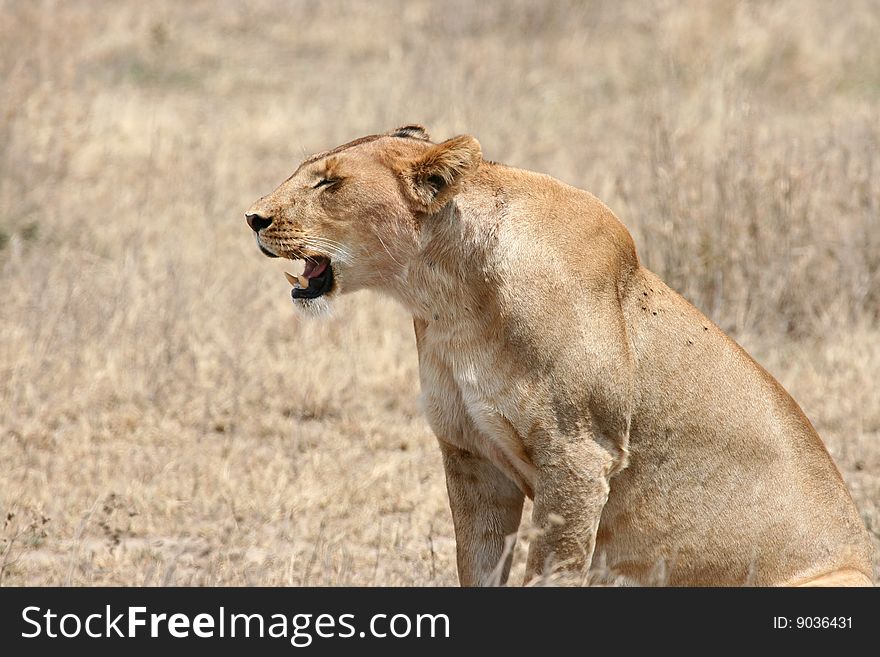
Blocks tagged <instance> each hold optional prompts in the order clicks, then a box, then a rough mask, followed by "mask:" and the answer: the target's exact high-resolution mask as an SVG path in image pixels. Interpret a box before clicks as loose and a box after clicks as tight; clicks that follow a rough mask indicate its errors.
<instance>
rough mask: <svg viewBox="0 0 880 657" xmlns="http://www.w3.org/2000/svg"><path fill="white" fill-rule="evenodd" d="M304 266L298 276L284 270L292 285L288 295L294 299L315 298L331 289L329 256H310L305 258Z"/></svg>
mask: <svg viewBox="0 0 880 657" xmlns="http://www.w3.org/2000/svg"><path fill="white" fill-rule="evenodd" d="M305 261H306V268H305V269H304V270H303V273H302V274H301V275H300V276H294V275H293V274H290V273H288V272H284V275H285V276H286V277H287V281H288V282H289V283H290V284H291V285H293V289H292V290H291V291H290V296H291V297H293V298H294V299H317V298H318V297H320V296H323V295H325V294H327V293H328V292H329V291H330V290H332V289H333V267H332V266H331V265H330V258H327V257H325V256H310V257H308V258H306V259H305Z"/></svg>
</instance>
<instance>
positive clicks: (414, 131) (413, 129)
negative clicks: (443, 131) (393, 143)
mask: <svg viewBox="0 0 880 657" xmlns="http://www.w3.org/2000/svg"><path fill="white" fill-rule="evenodd" d="M385 134H386V135H388V136H389V137H404V138H407V139H421V140H422V141H431V137H429V136H428V131H427V130H425V128H424V126H420V125H418V124H417V123H411V124H410V125H402V126H400V127H399V128H395V129H394V130H391V131H390V132H386V133H385Z"/></svg>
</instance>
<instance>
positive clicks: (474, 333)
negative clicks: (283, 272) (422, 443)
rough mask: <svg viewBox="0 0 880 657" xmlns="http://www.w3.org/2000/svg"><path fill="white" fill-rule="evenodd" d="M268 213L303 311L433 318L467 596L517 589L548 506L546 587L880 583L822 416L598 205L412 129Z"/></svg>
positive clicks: (350, 151) (430, 371)
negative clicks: (531, 534)
mask: <svg viewBox="0 0 880 657" xmlns="http://www.w3.org/2000/svg"><path fill="white" fill-rule="evenodd" d="M246 218H247V223H248V225H249V226H250V227H251V228H252V229H253V231H254V233H255V236H256V240H257V244H258V245H259V248H260V250H261V251H262V252H263V253H264V254H266V255H268V256H270V257H282V258H290V259H303V260H305V263H306V264H305V270H304V272H303V274H302V275H301V276H298V277H296V276H292V275H290V276H289V277H288V278H289V279H290V281H291V282H292V283H293V290H292V297H293V301H294V305H295V306H296V307H297V308H299V309H300V310H301V311H305V312H306V313H310V314H316V313H319V312H321V311H323V310H326V309H327V308H328V307H329V305H330V303H331V301H332V299H334V298H335V296H336V295H339V294H343V293H348V292H353V291H355V290H359V289H362V288H371V289H375V290H381V291H382V292H385V293H387V294H389V295H391V296H392V297H394V298H395V299H397V300H398V301H399V302H400V303H402V304H403V305H404V306H405V307H406V308H407V309H408V310H409V312H411V313H412V315H413V324H414V326H415V336H416V342H417V346H418V353H419V367H420V378H421V385H422V394H423V398H424V406H425V410H426V413H427V416H428V420H429V422H430V424H431V427H432V428H433V430H434V432H435V433H436V434H437V438H438V440H439V443H440V449H441V451H442V454H443V463H444V465H445V469H446V482H447V489H448V492H449V501H450V505H451V508H452V518H453V522H454V525H455V535H456V543H457V557H458V574H459V579H460V581H461V584H462V585H483V584H488V583H492V582H496V581H500V582H504V581H506V579H507V575H508V571H509V568H510V556H509V552H510V551H509V550H505V538H506V537H509V536H511V535H515V534H516V532H517V528H518V526H519V524H520V518H521V514H522V506H523V499H524V498H525V496H528V497H530V498H531V499H533V500H534V510H533V521H534V523H535V525H536V526H538V527H541V528H542V529H543V531H541V532H540V533H539V535H538V536H537V537H536V538H535V539H533V540H532V542H531V547H530V549H529V555H528V562H527V567H526V568H527V574H526V578H527V581H529V580H531V579H532V578H533V577H534V576H536V575H539V574H541V573H542V572H545V569H547V568H550V567H553V568H557V569H562V570H563V571H565V572H573V573H576V574H579V575H583V576H584V577H585V578H586V577H588V576H589V573H590V570H589V569H590V566H591V563H592V564H595V563H599V562H601V563H602V564H603V565H604V567H606V568H607V569H609V570H610V571H611V572H613V573H616V574H618V575H619V577H620V578H621V580H622V581H624V582H629V583H634V584H646V583H657V580H658V573H660V576H659V579H660V580H661V582H662V583H666V584H670V585H823V584H824V585H843V584H846V585H870V584H871V551H872V548H871V545H870V543H869V540H868V536H867V532H866V531H865V528H864V525H863V523H862V521H861V519H860V517H859V514H858V512H857V510H856V508H855V506H854V504H853V501H852V499H851V498H850V495H849V493H848V491H847V488H846V486H845V484H844V482H843V480H842V479H841V476H840V474H839V473H838V471H837V469H836V467H835V466H834V463H833V462H832V460H831V458H830V456H829V455H828V452H827V451H826V449H825V447H824V445H823V444H822V441H821V440H820V438H819V436H818V435H817V434H816V431H815V430H814V429H813V427H812V425H811V424H810V422H809V420H807V418H806V416H805V415H804V414H803V412H802V411H801V409H800V408H799V407H798V405H797V404H796V403H795V402H794V400H793V399H792V398H791V397H790V396H789V395H788V393H787V392H786V391H785V390H784V389H783V388H782V386H780V385H779V383H777V382H776V381H775V380H774V379H773V377H772V376H770V374H768V373H767V372H766V371H765V370H764V369H763V368H761V366H760V365H758V364H757V363H755V361H753V360H752V359H751V357H749V355H748V354H747V353H746V352H745V351H743V349H742V348H741V347H740V346H739V345H737V344H736V343H735V342H734V341H733V340H732V339H731V338H729V337H728V336H727V335H725V334H724V333H723V332H722V331H721V330H720V329H719V328H718V327H717V326H715V325H714V324H713V323H712V322H711V321H710V320H708V319H707V318H706V317H705V316H703V315H702V314H701V313H700V312H699V311H698V310H697V309H695V308H694V307H693V306H691V305H690V304H689V303H688V302H687V301H685V300H684V299H683V298H682V297H681V296H679V295H678V294H677V293H676V292H674V291H673V290H671V289H670V288H669V287H667V286H666V285H665V284H664V283H663V281H661V280H660V279H659V278H658V277H657V276H656V275H654V274H653V273H651V272H650V271H648V270H647V269H645V268H644V267H642V266H641V265H640V264H639V260H638V257H637V256H636V251H635V246H634V244H633V240H632V238H631V237H630V234H629V233H628V232H627V230H626V228H624V226H623V224H621V223H620V221H619V220H618V219H617V218H616V217H615V216H614V214H613V213H612V212H611V211H610V210H609V209H608V208H607V207H606V206H605V205H604V204H602V203H601V202H600V201H599V200H598V199H596V198H595V197H594V196H592V195H591V194H589V193H587V192H584V191H581V190H579V189H574V188H572V187H569V186H568V185H565V184H563V183H561V182H559V181H557V180H554V179H553V178H551V177H549V176H546V175H542V174H539V173H532V172H530V171H523V170H519V169H514V168H511V167H508V166H504V165H501V164H496V163H493V162H489V161H486V160H484V159H482V156H481V150H480V144H479V143H478V142H477V140H476V139H474V138H473V137H470V136H467V135H462V136H458V137H455V138H453V139H449V140H447V141H444V142H442V143H434V142H432V141H431V140H430V138H429V137H428V134H427V133H426V132H425V130H424V128H422V127H421V126H415V125H413V126H404V127H402V128H398V129H397V130H394V131H391V132H389V133H387V134H382V135H372V136H368V137H363V138H361V139H357V140H355V141H352V142H349V143H347V144H344V145H342V146H339V147H338V148H334V149H333V150H330V151H326V152H323V153H320V154H318V155H315V156H313V157H310V158H308V159H307V160H305V162H303V163H302V164H301V165H300V166H299V168H298V169H297V170H296V171H295V172H294V174H293V175H292V176H290V178H288V179H287V180H286V181H284V183H283V184H282V185H281V186H280V187H278V189H276V190H275V191H274V192H272V193H271V194H269V195H268V196H265V197H263V198H261V199H260V200H259V201H257V202H256V203H255V204H254V205H253V206H252V207H251V208H250V209H249V210H248V211H247V214H246ZM594 571H595V569H594Z"/></svg>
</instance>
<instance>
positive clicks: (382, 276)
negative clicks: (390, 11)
mask: <svg viewBox="0 0 880 657" xmlns="http://www.w3.org/2000/svg"><path fill="white" fill-rule="evenodd" d="M480 159H481V153H480V144H479V143H478V142H477V140H476V139H474V138H473V137H470V136H468V135H461V136H459V137H454V138H452V139H449V140H447V141H445V142H442V143H440V144H435V143H433V142H432V141H431V140H430V138H429V137H428V134H427V132H426V131H425V129H424V128H422V127H421V126H417V125H409V126H404V127H402V128H398V129H397V130H393V131H391V132H388V133H386V134H383V135H371V136H368V137H362V138H360V139H356V140H355V141H352V142H349V143H347V144H344V145H342V146H339V147H338V148H334V149H332V150H330V151H325V152H323V153H319V154H317V155H313V156H312V157H309V158H308V159H306V160H305V161H304V162H303V163H302V164H301V165H300V166H299V168H297V170H296V171H295V172H294V173H293V175H292V176H290V178H288V179H287V180H285V181H284V182H283V183H282V184H281V185H280V186H279V187H278V188H277V189H276V190H275V191H274V192H272V193H271V194H269V195H268V196H264V197H263V198H261V199H260V200H259V201H257V202H256V203H254V204H253V205H252V206H251V207H250V209H248V211H247V213H246V214H245V218H246V219H247V223H248V225H249V226H250V227H251V229H252V230H253V231H254V234H255V236H256V240H257V245H258V246H259V248H260V250H261V251H262V252H263V253H264V254H265V255H267V256H269V257H271V258H278V257H281V258H288V259H291V260H304V261H305V269H304V270H303V273H302V275H301V276H296V277H295V276H292V275H290V276H288V279H289V280H290V281H291V282H292V283H293V290H292V291H291V296H292V297H293V301H294V305H295V306H297V307H298V308H299V309H300V310H303V311H306V312H308V313H316V312H320V311H323V310H326V309H328V308H329V307H330V306H329V303H330V300H331V299H332V298H333V297H334V296H335V295H337V294H342V293H344V292H352V291H354V290H358V289H361V288H365V287H371V288H379V289H382V288H386V289H387V288H391V287H393V286H394V285H395V284H399V283H401V282H404V281H405V278H406V263H407V261H408V259H409V258H410V257H411V256H412V255H413V254H414V253H415V252H416V251H417V249H418V245H419V234H420V228H421V222H422V221H423V220H424V218H425V217H428V216H430V215H431V214H434V213H436V212H437V211H439V210H440V209H442V208H443V207H444V206H445V205H446V204H447V203H448V202H449V201H450V200H451V199H452V197H453V196H454V195H455V194H456V192H457V191H458V190H459V189H460V187H461V185H462V183H463V182H464V181H465V180H466V179H467V178H468V176H469V175H470V174H471V173H472V172H473V171H475V170H476V168H477V166H478V165H479V162H480Z"/></svg>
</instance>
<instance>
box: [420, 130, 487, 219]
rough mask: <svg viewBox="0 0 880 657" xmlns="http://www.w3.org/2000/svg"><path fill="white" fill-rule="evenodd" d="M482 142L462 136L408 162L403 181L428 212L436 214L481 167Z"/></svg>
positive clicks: (428, 150)
mask: <svg viewBox="0 0 880 657" xmlns="http://www.w3.org/2000/svg"><path fill="white" fill-rule="evenodd" d="M481 159H482V153H481V151H480V142H478V141H477V140H476V139H474V138H473V137H471V136H470V135H459V136H458V137H453V138H452V139H447V140H446V141H444V142H443V143H441V144H435V145H434V146H431V147H430V148H429V149H427V150H426V151H425V152H424V153H422V154H421V155H419V156H418V157H417V158H416V159H415V160H411V161H410V162H408V163H407V164H406V166H405V168H404V170H403V178H404V181H405V182H406V183H407V187H408V188H409V191H410V193H411V194H412V196H413V198H414V199H415V200H416V202H418V203H419V205H422V206H424V208H425V210H427V211H428V212H436V211H437V210H439V209H440V208H442V207H443V206H444V205H446V202H447V201H449V199H451V198H452V197H453V196H454V195H455V193H456V192H457V191H458V188H459V186H460V185H461V183H462V182H463V181H464V180H465V179H466V178H467V177H468V176H469V175H470V174H471V173H473V172H474V171H476V169H477V167H478V166H479V164H480V160H481Z"/></svg>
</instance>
